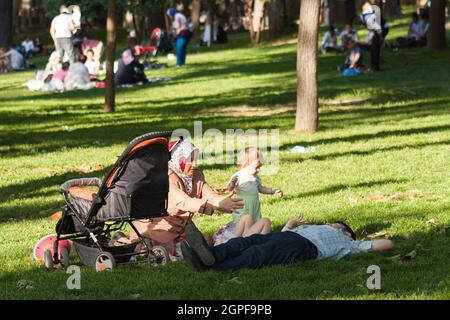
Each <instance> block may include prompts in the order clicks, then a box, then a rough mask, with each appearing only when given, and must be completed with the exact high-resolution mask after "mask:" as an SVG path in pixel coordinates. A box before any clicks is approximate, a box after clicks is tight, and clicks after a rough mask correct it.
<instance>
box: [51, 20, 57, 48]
mask: <svg viewBox="0 0 450 320" xmlns="http://www.w3.org/2000/svg"><path fill="white" fill-rule="evenodd" d="M50 35H51V36H52V39H53V42H54V43H55V45H56V38H55V28H54V27H53V25H52V26H51V27H50Z"/></svg>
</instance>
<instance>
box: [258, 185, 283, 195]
mask: <svg viewBox="0 0 450 320" xmlns="http://www.w3.org/2000/svg"><path fill="white" fill-rule="evenodd" d="M258 191H259V193H262V194H274V195H276V196H278V197H280V198H281V197H282V196H283V191H281V190H280V189H273V188H269V187H265V186H263V185H259V186H258Z"/></svg>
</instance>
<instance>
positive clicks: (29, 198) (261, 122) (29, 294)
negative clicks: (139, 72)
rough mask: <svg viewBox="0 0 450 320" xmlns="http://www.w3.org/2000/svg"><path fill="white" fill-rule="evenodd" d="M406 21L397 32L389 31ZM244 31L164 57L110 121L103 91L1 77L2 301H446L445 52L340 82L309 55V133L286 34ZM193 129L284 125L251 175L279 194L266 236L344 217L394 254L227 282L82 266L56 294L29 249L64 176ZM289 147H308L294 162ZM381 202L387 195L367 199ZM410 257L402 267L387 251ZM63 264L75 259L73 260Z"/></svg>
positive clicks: (267, 208)
mask: <svg viewBox="0 0 450 320" xmlns="http://www.w3.org/2000/svg"><path fill="white" fill-rule="evenodd" d="M405 21H406V20H405V18H404V19H400V20H398V21H397V22H394V23H393V24H392V26H393V28H392V35H393V36H394V35H400V34H401V30H400V27H401V28H403V29H404V25H405ZM396 28H397V29H396ZM245 38H246V35H245V34H240V35H236V36H234V37H232V41H231V43H230V44H229V45H227V46H218V47H216V48H215V49H214V50H205V49H202V50H200V49H195V48H193V47H191V49H190V51H189V52H190V54H189V56H188V65H187V66H186V67H183V68H173V67H172V66H173V62H171V61H169V64H170V66H171V67H170V68H168V69H161V70H157V71H148V72H147V74H148V76H149V77H172V78H173V80H172V81H170V82H160V83H156V84H153V85H147V86H145V87H134V88H123V89H118V90H117V111H116V112H115V113H112V114H105V113H103V112H102V103H103V91H102V90H100V89H93V90H89V91H76V92H66V93H42V92H29V91H27V90H26V88H24V87H23V83H24V82H25V81H26V80H28V79H31V78H32V77H33V72H32V71H29V72H20V73H14V74H2V75H0V90H1V91H0V92H1V94H0V114H1V115H0V142H1V143H0V155H1V158H0V299H121V298H123V299H449V298H450V264H449V263H448V261H449V258H450V250H449V240H450V238H449V231H448V229H447V232H445V230H446V229H445V226H448V225H449V224H450V215H449V212H450V203H449V196H450V188H449V187H450V185H449V181H450V180H449V178H450V176H449V167H450V158H449V151H450V149H449V143H450V68H449V53H450V51H449V50H448V49H447V50H445V51H441V52H429V51H428V50H426V49H425V48H417V49H411V50H401V51H399V52H396V53H393V52H390V51H388V50H387V51H385V53H384V56H383V66H382V67H383V72H380V73H367V74H365V75H362V76H357V77H347V78H344V77H342V76H340V75H339V74H338V73H337V72H336V65H337V64H339V63H342V61H343V57H342V56H341V55H337V54H331V55H320V56H319V75H318V78H319V96H320V127H319V130H318V132H317V133H315V134H314V135H310V134H304V133H296V132H294V131H293V130H292V129H293V126H294V120H295V99H296V74H295V68H296V46H295V44H292V38H289V37H283V38H281V39H278V40H276V41H270V40H267V41H265V42H264V44H263V45H262V46H261V47H259V48H251V47H249V46H248V45H244V46H242V43H243V42H244V41H246V39H245ZM230 48H233V49H232V50H231V49H230ZM366 55H367V56H368V54H366ZM161 61H166V60H165V58H164V59H161ZM37 62H38V63H39V64H40V65H42V59H41V60H39V59H38V60H37ZM367 62H369V61H367ZM194 121H202V126H203V130H206V129H209V128H217V129H220V130H222V131H223V132H224V131H225V130H226V129H238V128H241V129H244V130H247V129H256V130H259V129H268V130H272V129H279V130H280V131H279V137H280V166H279V170H278V172H277V173H276V174H275V175H262V181H263V183H264V184H265V185H267V186H272V187H278V188H281V189H282V190H283V191H284V194H285V196H284V198H283V199H278V198H274V197H270V196H262V197H261V198H262V212H263V215H265V216H267V217H269V218H270V219H271V220H272V221H273V227H274V229H276V230H279V229H281V227H282V226H283V225H284V223H285V222H286V221H287V220H288V219H289V218H290V217H292V216H294V215H298V214H299V213H304V214H305V216H306V218H307V219H308V220H309V221H311V222H313V223H326V222H332V221H335V220H345V221H347V222H348V223H349V224H350V225H352V226H354V228H355V230H356V231H357V234H358V236H359V237H361V238H366V237H367V236H368V235H370V234H373V233H375V232H384V233H387V234H386V235H385V236H384V237H387V238H391V239H393V240H394V241H395V244H396V247H395V249H394V251H393V252H390V253H385V254H369V253H368V254H361V255H359V256H354V257H349V258H345V259H343V260H341V261H308V262H304V263H295V264H292V265H289V266H274V267H268V268H264V269H262V270H257V271H250V270H243V271H241V272H236V273H216V272H205V273H195V272H193V271H191V270H190V269H189V268H188V267H187V266H186V265H185V264H184V263H183V262H177V263H170V264H169V265H166V266H162V267H157V268H155V267H149V266H148V265H146V264H141V265H137V266H121V267H119V268H117V269H116V271H114V272H113V273H96V272H95V271H94V270H91V269H89V268H87V267H82V268H81V275H82V278H81V290H68V289H67V287H66V280H67V277H68V275H67V274H66V273H65V272H64V271H63V270H62V269H59V270H55V271H46V270H45V269H44V268H43V267H42V265H41V263H39V262H35V261H32V260H31V258H30V254H31V251H32V248H33V246H34V244H35V242H36V241H37V240H38V239H39V238H40V237H42V236H44V235H47V234H49V233H53V232H54V225H55V222H53V221H50V220H49V219H48V217H49V216H50V215H51V214H53V213H54V212H55V211H57V210H59V209H60V208H61V207H62V205H63V202H62V198H61V196H60V195H59V194H58V189H59V185H60V184H61V183H63V182H64V181H66V180H68V179H72V178H80V177H89V176H97V177H101V176H103V175H104V174H105V173H106V171H107V170H108V169H109V168H110V166H111V165H112V163H113V162H114V160H115V159H116V156H117V155H119V154H120V153H121V152H122V151H123V149H124V148H125V147H126V146H127V143H128V142H129V141H130V140H132V139H133V138H134V137H136V136H138V135H141V134H144V133H146V132H151V131H157V130H172V129H177V128H186V129H188V130H191V132H192V131H193V122H194ZM295 145H303V146H307V147H316V151H315V152H312V153H305V154H293V153H290V149H291V148H292V147H293V146H295ZM202 167H203V169H204V172H205V175H206V177H207V179H208V181H209V182H210V183H211V184H222V185H223V184H225V183H226V182H227V180H228V178H229V177H230V176H231V174H232V173H233V172H235V171H236V170H237V168H236V166H234V165H224V164H217V165H214V164H208V163H203V164H202ZM88 171H92V172H88ZM83 172H84V173H83ZM399 192H401V194H397V195H398V196H397V197H391V198H389V196H392V195H396V193H399ZM383 195H384V196H385V198H386V199H385V201H375V200H376V199H378V198H377V197H365V196H383ZM431 219H434V222H435V223H436V224H438V225H439V224H441V225H443V226H444V228H442V227H440V226H434V225H433V224H432V223H427V221H429V220H431ZM228 221H229V216H227V215H215V216H212V217H196V218H195V222H196V224H197V225H198V226H199V228H200V229H201V230H202V231H205V232H207V233H209V234H212V233H213V232H214V231H215V230H217V229H218V228H220V227H221V226H222V225H224V224H225V223H227V222H228ZM411 252H412V256H413V257H412V258H411V259H407V257H406V258H404V259H396V258H395V256H397V255H402V256H403V255H407V254H409V253H411ZM391 257H394V258H393V259H391ZM71 259H72V261H73V262H74V263H79V261H78V258H77V257H76V254H75V253H72V256H71ZM371 265H378V266H380V268H381V277H382V278H381V289H380V290H369V289H367V287H366V280H367V278H368V276H369V274H367V267H369V266H371ZM23 280H26V281H30V282H28V283H29V284H31V286H29V288H28V289H25V288H24V286H23V285H22V284H23V283H24V281H23Z"/></svg>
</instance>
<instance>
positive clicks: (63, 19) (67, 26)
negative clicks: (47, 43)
mask: <svg viewBox="0 0 450 320" xmlns="http://www.w3.org/2000/svg"><path fill="white" fill-rule="evenodd" d="M59 12H60V14H59V15H58V16H56V17H55V18H53V20H52V25H51V27H50V34H51V36H52V38H53V42H54V43H55V48H56V51H58V52H59V54H60V56H61V59H62V60H63V62H64V61H66V60H65V59H66V57H67V59H68V60H69V62H70V64H73V63H74V62H75V51H74V48H73V43H72V34H73V33H74V32H75V31H76V27H75V25H74V24H73V21H72V15H71V14H69V11H68V9H67V7H66V6H65V5H62V6H61V7H60V8H59Z"/></svg>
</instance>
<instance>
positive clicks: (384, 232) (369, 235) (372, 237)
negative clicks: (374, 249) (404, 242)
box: [366, 231, 388, 239]
mask: <svg viewBox="0 0 450 320" xmlns="http://www.w3.org/2000/svg"><path fill="white" fill-rule="evenodd" d="M386 235H388V232H387V231H378V232H375V233H371V234H368V235H367V236H366V238H369V239H374V238H378V237H384V236H386Z"/></svg>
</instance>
